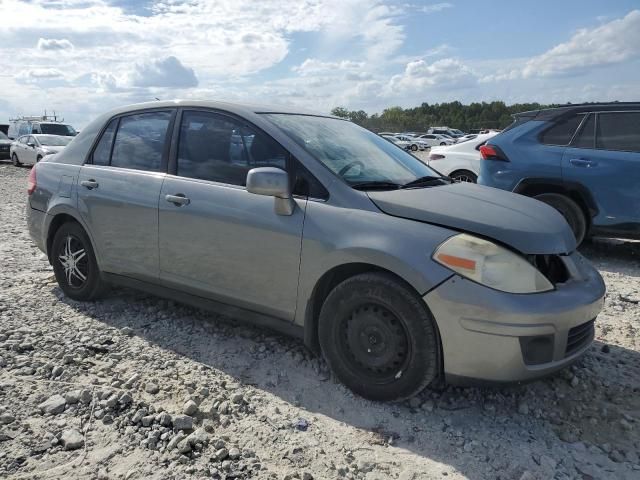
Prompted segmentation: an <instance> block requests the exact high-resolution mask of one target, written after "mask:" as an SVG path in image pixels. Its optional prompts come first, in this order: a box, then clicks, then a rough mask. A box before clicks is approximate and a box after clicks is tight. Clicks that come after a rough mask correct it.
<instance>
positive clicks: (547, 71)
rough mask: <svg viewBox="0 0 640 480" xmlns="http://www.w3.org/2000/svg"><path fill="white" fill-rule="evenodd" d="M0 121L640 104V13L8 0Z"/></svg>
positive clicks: (408, 1)
mask: <svg viewBox="0 0 640 480" xmlns="http://www.w3.org/2000/svg"><path fill="white" fill-rule="evenodd" d="M0 18H1V19H2V28H0V123H1V122H3V121H7V119H8V118H9V117H13V116H17V115H40V114H42V113H43V112H44V110H45V109H46V110H47V111H48V112H52V111H54V110H55V111H56V113H59V114H60V115H62V116H64V118H65V120H67V121H69V122H71V123H73V124H74V125H75V126H76V127H77V128H82V127H83V126H84V125H86V124H87V123H88V122H89V121H90V120H91V119H92V118H95V117H96V116H97V115H99V114H101V113H103V112H105V111H108V110H109V109H111V108H115V107H117V106H121V105H126V104H131V103H138V102H144V101H153V100H154V99H155V98H159V99H162V100H165V99H171V98H193V99H215V100H226V101H238V102H252V103H266V104H279V105H295V106H301V107H305V108H310V109H314V110H317V111H320V112H329V111H330V110H331V109H332V108H333V107H336V106H343V107H346V108H348V109H358V110H359V109H362V110H365V111H367V112H368V113H374V112H381V111H382V110H383V109H385V108H389V107H392V106H398V105H399V106H402V107H410V106H418V105H420V104H422V103H423V102H428V103H438V102H448V101H453V100H458V101H461V102H463V103H469V102H474V101H492V100H503V101H505V102H506V103H507V104H512V103H518V102H534V101H535V102H541V103H551V102H554V103H564V102H572V103H576V102H583V101H613V100H619V101H634V100H635V101H640V1H639V0H600V1H596V0H553V1H550V0H536V1H528V2H524V1H513V0H510V1H509V0H484V1H482V2H480V1H477V0H452V1H451V2H438V1H419V0H399V1H382V0H226V1H222V0H182V1H179V0H160V1H151V0H0Z"/></svg>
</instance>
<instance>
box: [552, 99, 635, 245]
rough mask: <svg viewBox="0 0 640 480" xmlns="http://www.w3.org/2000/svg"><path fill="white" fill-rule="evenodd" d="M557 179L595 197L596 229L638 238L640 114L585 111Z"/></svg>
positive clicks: (567, 149)
mask: <svg viewBox="0 0 640 480" xmlns="http://www.w3.org/2000/svg"><path fill="white" fill-rule="evenodd" d="M562 178H563V180H564V181H565V182H572V183H578V184H581V185H584V187H586V188H587V189H588V190H589V192H590V193H591V195H592V196H593V197H594V198H595V199H596V202H597V206H598V209H599V212H598V215H597V217H596V218H595V219H594V223H595V224H596V226H597V227H600V228H603V229H605V230H606V229H607V228H615V229H624V230H629V233H631V234H640V225H639V224H640V112H601V113H597V114H596V113H591V114H590V115H589V117H588V118H587V119H586V121H585V122H583V125H582V128H581V129H580V131H579V132H578V133H577V135H576V136H575V137H574V139H573V141H572V143H571V145H570V146H569V147H567V148H566V150H565V152H564V155H563V158H562Z"/></svg>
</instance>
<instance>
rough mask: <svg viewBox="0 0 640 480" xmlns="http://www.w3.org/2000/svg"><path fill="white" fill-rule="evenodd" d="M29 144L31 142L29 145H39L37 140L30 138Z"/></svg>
mask: <svg viewBox="0 0 640 480" xmlns="http://www.w3.org/2000/svg"><path fill="white" fill-rule="evenodd" d="M28 142H29V143H32V144H34V145H37V144H38V142H36V138H35V137H29V140H28Z"/></svg>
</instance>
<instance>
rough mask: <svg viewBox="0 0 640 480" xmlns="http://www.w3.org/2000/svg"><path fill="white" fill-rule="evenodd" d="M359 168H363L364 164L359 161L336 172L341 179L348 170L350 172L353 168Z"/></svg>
mask: <svg viewBox="0 0 640 480" xmlns="http://www.w3.org/2000/svg"><path fill="white" fill-rule="evenodd" d="M356 166H358V167H360V168H364V163H362V162H361V161H360V160H356V161H354V162H351V163H349V164H347V165H345V166H344V167H342V168H341V169H340V171H339V172H338V175H340V176H341V177H342V176H344V174H345V173H347V172H348V171H349V170H351V169H352V168H353V167H356Z"/></svg>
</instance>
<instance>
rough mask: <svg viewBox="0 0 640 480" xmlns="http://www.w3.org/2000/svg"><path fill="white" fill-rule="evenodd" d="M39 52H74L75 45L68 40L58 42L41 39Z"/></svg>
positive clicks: (53, 39)
mask: <svg viewBox="0 0 640 480" xmlns="http://www.w3.org/2000/svg"><path fill="white" fill-rule="evenodd" d="M37 48H38V50H73V43H71V42H70V41H69V40H67V39H66V38H62V39H60V40H56V39H55V38H40V39H39V40H38V45H37Z"/></svg>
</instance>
